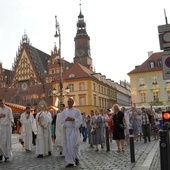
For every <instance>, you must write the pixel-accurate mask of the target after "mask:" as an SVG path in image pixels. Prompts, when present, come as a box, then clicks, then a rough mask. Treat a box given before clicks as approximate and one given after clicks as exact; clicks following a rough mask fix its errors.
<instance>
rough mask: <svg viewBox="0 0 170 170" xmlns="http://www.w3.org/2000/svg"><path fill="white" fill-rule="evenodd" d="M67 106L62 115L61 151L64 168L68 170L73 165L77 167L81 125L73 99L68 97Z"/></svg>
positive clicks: (79, 114)
mask: <svg viewBox="0 0 170 170" xmlns="http://www.w3.org/2000/svg"><path fill="white" fill-rule="evenodd" d="M67 104H68V108H67V109H65V110H64V111H63V113H62V117H61V124H62V126H63V150H64V156H65V161H66V168H69V167H73V166H74V163H75V164H76V165H79V154H78V152H79V143H80V131H79V128H80V125H81V124H82V116H81V113H80V110H78V109H76V108H74V107H73V105H74V99H73V98H71V97H70V98H69V99H68V101H67Z"/></svg>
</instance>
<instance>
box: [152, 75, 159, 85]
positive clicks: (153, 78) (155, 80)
mask: <svg viewBox="0 0 170 170" xmlns="http://www.w3.org/2000/svg"><path fill="white" fill-rule="evenodd" d="M151 82H152V84H158V83H157V76H152V77H151Z"/></svg>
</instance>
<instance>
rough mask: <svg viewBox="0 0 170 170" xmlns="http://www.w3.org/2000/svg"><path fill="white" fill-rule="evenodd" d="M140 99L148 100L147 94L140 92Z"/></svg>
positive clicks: (142, 100)
mask: <svg viewBox="0 0 170 170" xmlns="http://www.w3.org/2000/svg"><path fill="white" fill-rule="evenodd" d="M140 100H141V102H144V103H145V102H146V94H145V93H143V92H142V93H140Z"/></svg>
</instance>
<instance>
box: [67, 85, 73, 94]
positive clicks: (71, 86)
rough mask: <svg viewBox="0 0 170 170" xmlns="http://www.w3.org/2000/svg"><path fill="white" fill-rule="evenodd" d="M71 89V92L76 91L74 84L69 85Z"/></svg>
mask: <svg viewBox="0 0 170 170" xmlns="http://www.w3.org/2000/svg"><path fill="white" fill-rule="evenodd" d="M68 86H69V89H70V92H72V91H74V85H73V84H69V85H68Z"/></svg>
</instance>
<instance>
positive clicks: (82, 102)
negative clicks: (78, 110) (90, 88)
mask: <svg viewBox="0 0 170 170" xmlns="http://www.w3.org/2000/svg"><path fill="white" fill-rule="evenodd" d="M79 103H80V106H84V105H85V97H84V96H80V98H79Z"/></svg>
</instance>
